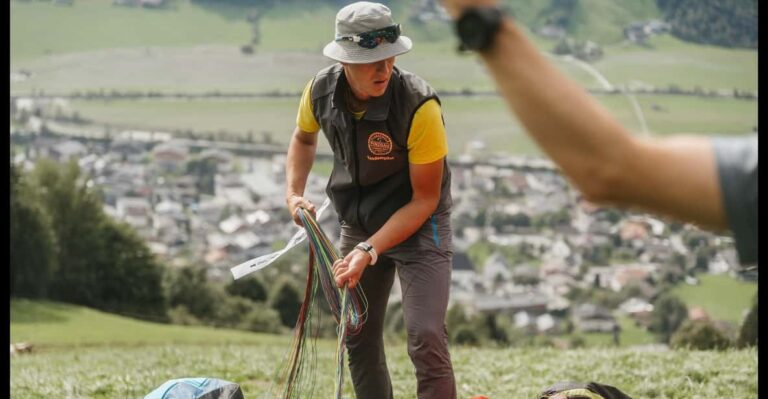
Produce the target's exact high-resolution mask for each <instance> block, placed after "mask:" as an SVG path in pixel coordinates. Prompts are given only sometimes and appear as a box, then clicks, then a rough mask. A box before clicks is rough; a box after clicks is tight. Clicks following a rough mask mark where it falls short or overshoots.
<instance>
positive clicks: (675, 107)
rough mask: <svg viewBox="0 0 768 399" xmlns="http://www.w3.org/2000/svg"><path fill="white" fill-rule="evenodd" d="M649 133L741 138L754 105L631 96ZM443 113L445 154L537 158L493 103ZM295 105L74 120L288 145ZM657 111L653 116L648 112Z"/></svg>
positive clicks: (175, 106) (97, 109)
mask: <svg viewBox="0 0 768 399" xmlns="http://www.w3.org/2000/svg"><path fill="white" fill-rule="evenodd" d="M596 98H597V100H598V101H600V102H601V103H602V104H603V105H604V106H605V107H607V108H608V109H609V110H610V112H611V113H612V114H613V115H614V116H615V117H616V118H617V119H618V120H619V122H621V123H622V124H623V125H624V126H626V127H627V128H628V129H629V130H630V131H634V132H640V131H641V128H640V124H639V122H638V119H637V117H636V116H635V114H634V111H633V109H632V107H631V104H630V102H629V100H628V99H627V98H626V97H624V96H597V97H596ZM636 98H637V101H638V102H639V104H640V106H641V108H642V109H643V112H644V115H645V119H646V124H647V126H648V129H649V130H650V131H651V133H654V134H670V133H680V132H685V133H697V134H741V133H746V132H750V131H751V130H752V128H753V126H756V125H757V103H756V102H754V101H733V100H727V99H704V98H691V97H675V96H645V95H642V96H640V95H638V96H636ZM442 100H443V108H444V115H445V122H446V126H447V128H448V133H449V134H448V140H449V142H448V144H449V148H450V149H451V153H452V154H455V155H458V154H460V153H462V152H463V151H464V149H465V147H466V144H467V141H468V140H470V139H480V140H484V141H486V144H487V145H488V148H493V149H494V150H496V151H505V152H508V153H521V154H538V153H539V151H538V149H537V147H536V146H535V144H534V143H533V142H532V141H531V140H530V139H529V138H528V137H527V136H526V135H525V134H524V133H523V131H522V130H521V127H520V125H519V123H518V122H517V120H516V118H514V117H513V116H511V115H510V113H509V112H507V106H506V104H505V103H504V102H503V101H502V100H501V98H499V97H475V98H460V97H444V98H443V99H442ZM297 101H298V98H280V99H256V100H216V101H198V100H193V101H186V100H182V101H164V100H158V101H149V100H148V101H113V102H96V101H77V102H73V103H72V104H71V109H72V110H73V111H77V112H79V114H80V116H82V117H84V118H88V119H92V120H94V121H96V122H99V123H110V124H116V125H121V124H122V125H126V126H134V127H137V128H140V127H143V128H146V129H157V130H165V131H173V130H176V129H181V130H185V129H195V130H204V131H219V130H227V131H229V132H237V133H246V132H248V131H252V132H253V133H254V134H256V135H257V137H258V135H259V134H260V133H261V132H271V134H272V138H273V139H274V140H275V141H277V142H287V138H288V135H289V133H290V126H293V123H294V120H295V118H296V107H297ZM654 106H656V107H657V109H658V110H654V109H653V107H654Z"/></svg>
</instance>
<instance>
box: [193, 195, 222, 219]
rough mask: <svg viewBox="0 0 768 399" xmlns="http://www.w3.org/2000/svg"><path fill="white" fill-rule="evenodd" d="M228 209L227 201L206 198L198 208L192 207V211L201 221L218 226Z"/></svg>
mask: <svg viewBox="0 0 768 399" xmlns="http://www.w3.org/2000/svg"><path fill="white" fill-rule="evenodd" d="M226 207H227V201H226V200H225V199H224V198H219V197H208V196H206V197H205V198H202V199H201V201H200V202H199V203H198V204H197V205H196V206H192V209H193V210H194V211H195V213H196V214H197V215H199V216H200V218H201V219H203V220H205V221H206V222H208V223H213V224H217V223H218V222H219V219H220V218H221V215H222V213H223V212H224V209H225V208H226Z"/></svg>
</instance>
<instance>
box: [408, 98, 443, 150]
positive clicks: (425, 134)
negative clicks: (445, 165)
mask: <svg viewBox="0 0 768 399" xmlns="http://www.w3.org/2000/svg"><path fill="white" fill-rule="evenodd" d="M447 154H448V138H447V137H446V135H445V126H443V115H442V113H441V111H440V104H439V103H438V102H437V100H435V99H431V100H429V101H427V102H425V103H424V104H422V105H421V107H419V109H418V110H417V111H416V114H414V115H413V122H412V123H411V131H410V133H409V134H408V162H410V163H414V164H426V163H431V162H434V161H437V160H438V159H440V158H442V157H444V156H446V155H447Z"/></svg>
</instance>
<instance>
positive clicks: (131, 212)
mask: <svg viewBox="0 0 768 399" xmlns="http://www.w3.org/2000/svg"><path fill="white" fill-rule="evenodd" d="M115 213H116V215H117V217H118V218H120V219H121V220H123V221H125V222H126V223H128V224H130V225H131V226H133V227H138V228H141V227H147V226H149V222H150V215H151V213H152V206H151V205H150V204H149V201H147V199H146V198H141V197H121V198H118V199H117V200H116V201H115Z"/></svg>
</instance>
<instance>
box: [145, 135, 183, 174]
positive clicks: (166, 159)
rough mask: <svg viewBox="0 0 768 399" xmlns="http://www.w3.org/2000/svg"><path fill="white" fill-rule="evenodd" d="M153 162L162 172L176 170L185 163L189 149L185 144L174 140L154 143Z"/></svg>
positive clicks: (179, 169)
mask: <svg viewBox="0 0 768 399" xmlns="http://www.w3.org/2000/svg"><path fill="white" fill-rule="evenodd" d="M152 156H153V158H154V162H155V164H157V167H158V168H159V169H160V170H161V171H163V172H168V173H172V172H178V171H181V170H182V169H183V167H184V166H185V165H186V162H187V159H188V158H189V150H188V149H187V147H186V146H183V145H181V144H178V143H176V142H174V141H168V142H165V143H161V144H158V145H156V146H155V147H154V148H153V149H152Z"/></svg>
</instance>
